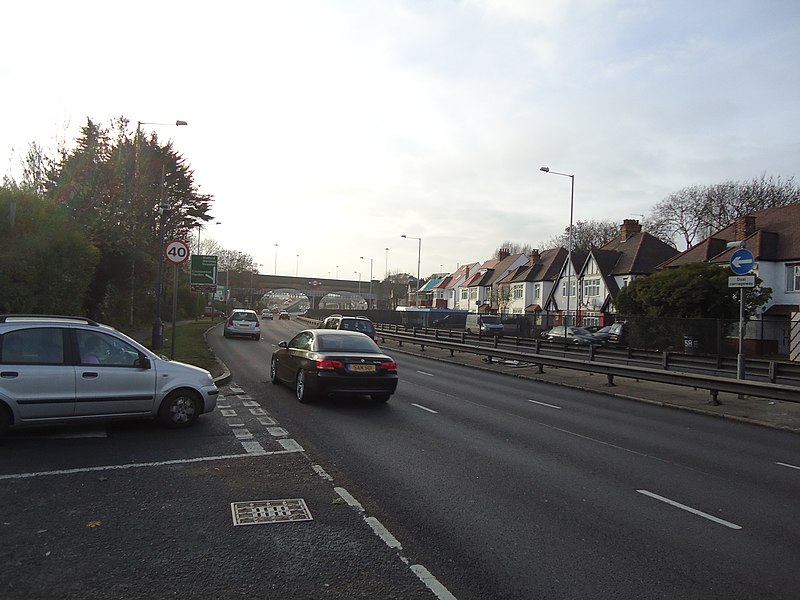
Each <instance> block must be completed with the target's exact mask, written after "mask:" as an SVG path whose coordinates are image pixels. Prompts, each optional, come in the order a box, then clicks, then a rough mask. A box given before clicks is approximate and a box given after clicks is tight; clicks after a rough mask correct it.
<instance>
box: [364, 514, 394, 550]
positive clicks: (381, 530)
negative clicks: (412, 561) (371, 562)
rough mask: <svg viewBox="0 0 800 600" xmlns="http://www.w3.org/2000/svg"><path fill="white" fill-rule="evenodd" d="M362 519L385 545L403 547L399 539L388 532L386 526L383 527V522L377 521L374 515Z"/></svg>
mask: <svg viewBox="0 0 800 600" xmlns="http://www.w3.org/2000/svg"><path fill="white" fill-rule="evenodd" d="M364 520H365V521H366V522H367V523H368V524H369V526H370V527H372V531H374V532H375V534H376V535H377V536H378V537H379V538H381V539H382V540H383V542H384V543H385V544H386V545H387V546H389V548H396V549H397V550H402V549H403V546H402V545H401V544H400V542H399V541H397V538H396V537H394V536H393V535H392V534H391V533H389V530H388V529H386V527H384V526H383V524H381V522H380V521H378V519H376V518H375V517H366V518H365V519H364Z"/></svg>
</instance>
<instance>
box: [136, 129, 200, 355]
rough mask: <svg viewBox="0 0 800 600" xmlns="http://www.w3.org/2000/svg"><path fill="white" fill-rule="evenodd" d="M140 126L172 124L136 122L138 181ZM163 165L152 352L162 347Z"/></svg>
mask: <svg viewBox="0 0 800 600" xmlns="http://www.w3.org/2000/svg"><path fill="white" fill-rule="evenodd" d="M142 125H172V123H154V122H145V121H137V122H136V150H135V155H134V156H135V158H134V162H135V167H134V169H135V170H134V178H135V179H137V180H138V171H139V139H140V133H141V128H142ZM175 125H176V126H180V125H188V123H187V122H186V121H180V120H178V121H175ZM165 168H166V167H165V165H163V164H162V165H161V193H160V196H161V198H160V201H159V210H158V212H159V216H160V223H159V236H158V237H159V246H158V282H157V285H156V306H155V311H154V312H155V315H154V316H153V335H152V346H153V350H160V349H161V348H162V347H163V346H164V324H163V322H162V321H161V294H163V286H164V281H163V279H164V228H165V223H164V222H165V221H166V218H167V214H168V213H169V201H168V200H167V197H166V193H165V189H164V188H165V187H166V186H165V183H164V178H165Z"/></svg>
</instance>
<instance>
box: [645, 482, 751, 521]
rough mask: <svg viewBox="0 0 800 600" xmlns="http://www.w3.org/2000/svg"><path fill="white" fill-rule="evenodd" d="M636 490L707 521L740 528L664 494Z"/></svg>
mask: <svg viewBox="0 0 800 600" xmlns="http://www.w3.org/2000/svg"><path fill="white" fill-rule="evenodd" d="M636 491H637V492H639V493H640V494H644V495H645V496H650V497H651V498H655V499H656V500H659V501H661V502H665V503H667V504H669V505H670V506H674V507H676V508H680V509H681V510H685V511H687V512H690V513H692V514H693V515H697V516H698V517H703V518H704V519H708V520H709V521H714V522H715V523H719V524H720V525H724V526H725V527H729V528H731V529H741V527H740V526H739V525H737V524H736V523H731V522H730V521H725V520H724V519H719V518H717V517H715V516H713V515H709V514H708V513H704V512H703V511H700V510H697V509H696V508H692V507H691V506H686V505H685V504H681V503H680V502H675V500H670V499H669V498H665V497H664V496H659V495H658V494H654V493H653V492H648V491H647V490H636Z"/></svg>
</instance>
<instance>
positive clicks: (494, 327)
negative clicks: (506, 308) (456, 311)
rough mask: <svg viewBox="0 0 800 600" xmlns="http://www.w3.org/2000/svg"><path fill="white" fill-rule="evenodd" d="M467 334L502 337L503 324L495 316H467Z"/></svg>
mask: <svg viewBox="0 0 800 600" xmlns="http://www.w3.org/2000/svg"><path fill="white" fill-rule="evenodd" d="M466 329H467V333H480V334H481V335H503V323H502V322H501V321H500V317H498V316H497V315H481V314H478V313H469V314H467V324H466Z"/></svg>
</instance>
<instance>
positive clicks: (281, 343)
mask: <svg viewBox="0 0 800 600" xmlns="http://www.w3.org/2000/svg"><path fill="white" fill-rule="evenodd" d="M288 347H289V342H278V348H288Z"/></svg>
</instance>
